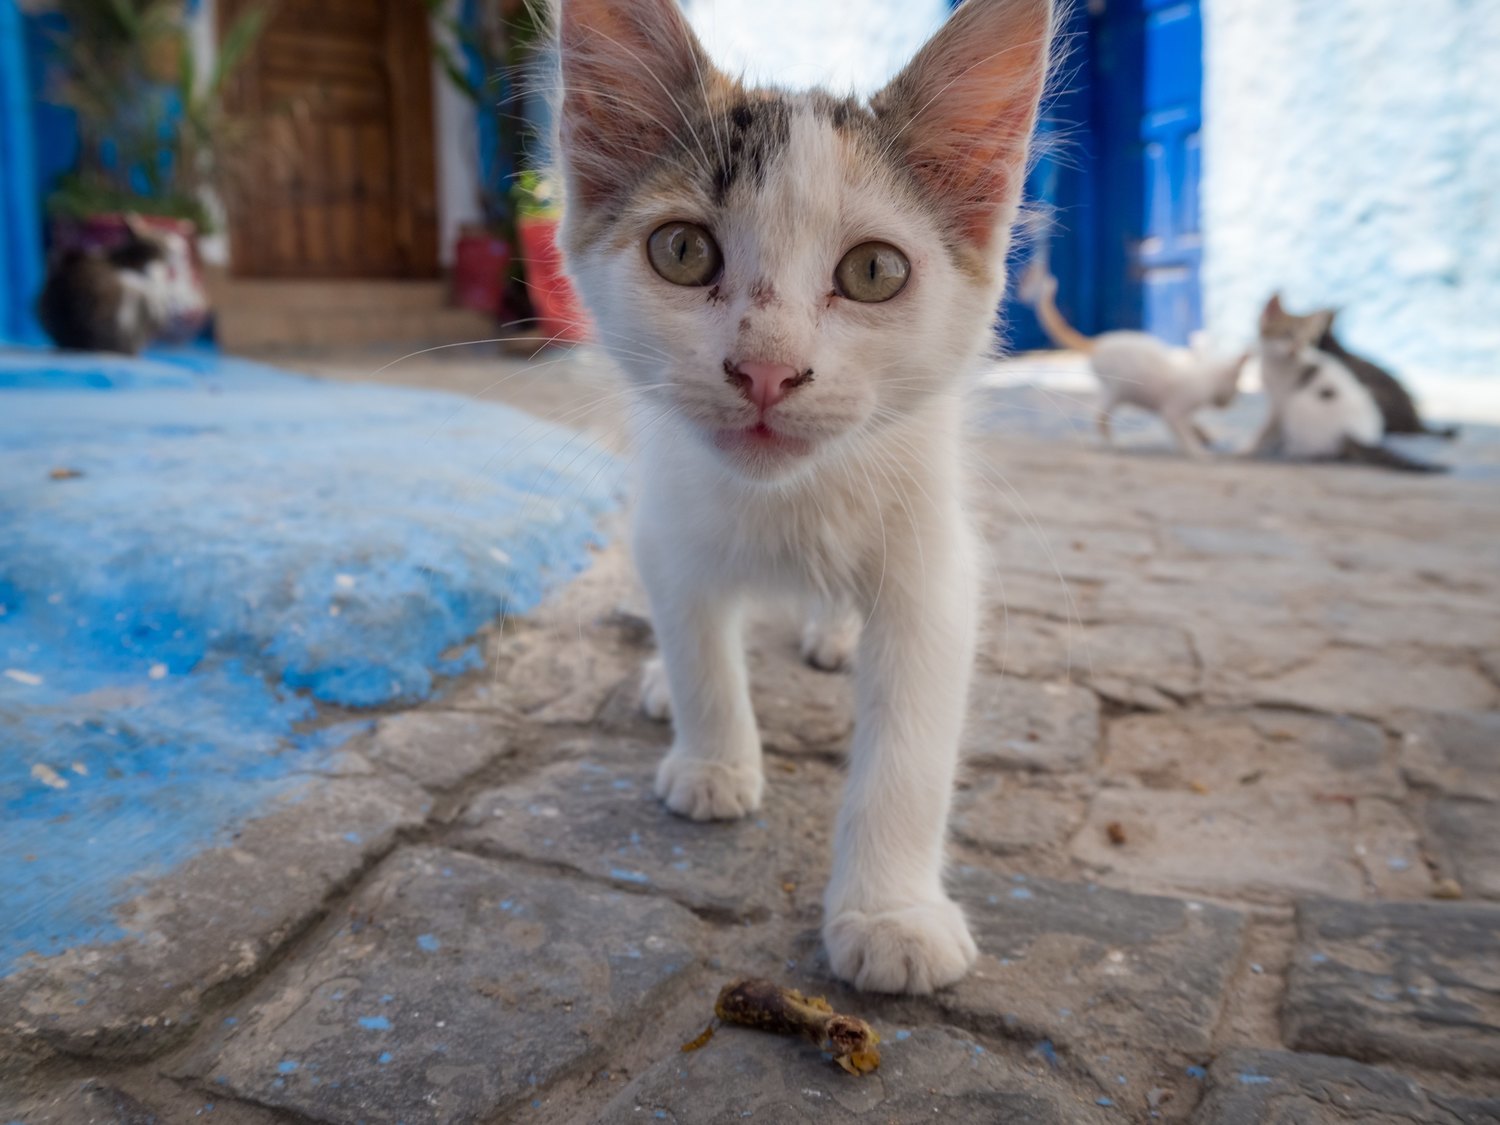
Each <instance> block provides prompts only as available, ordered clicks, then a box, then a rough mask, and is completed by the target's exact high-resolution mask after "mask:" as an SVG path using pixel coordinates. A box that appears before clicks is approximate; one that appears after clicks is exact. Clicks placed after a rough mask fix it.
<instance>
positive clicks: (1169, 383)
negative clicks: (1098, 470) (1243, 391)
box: [1018, 258, 1250, 457]
mask: <svg viewBox="0 0 1500 1125" xmlns="http://www.w3.org/2000/svg"><path fill="white" fill-rule="evenodd" d="M1018 296H1020V298H1021V299H1022V300H1023V301H1025V302H1027V303H1028V304H1030V305H1031V306H1032V307H1033V308H1034V309H1035V310H1036V314H1037V319H1038V320H1040V321H1041V324H1042V328H1043V329H1044V330H1045V331H1046V333H1047V335H1048V337H1049V338H1050V339H1051V340H1052V342H1053V343H1054V344H1057V345H1058V346H1059V347H1063V348H1071V349H1072V350H1074V351H1080V352H1083V353H1085V354H1086V355H1087V356H1088V357H1089V368H1090V369H1091V370H1092V371H1093V373H1094V375H1095V376H1096V377H1097V378H1098V380H1099V382H1100V384H1101V385H1102V388H1103V392H1104V394H1103V401H1102V402H1101V403H1100V406H1099V419H1098V424H1099V433H1100V434H1102V435H1103V437H1104V439H1105V440H1106V441H1108V440H1109V438H1110V415H1111V414H1113V413H1114V411H1115V409H1116V407H1119V406H1121V405H1122V404H1129V405H1131V406H1138V407H1140V408H1141V409H1143V410H1149V411H1151V413H1153V414H1156V415H1159V416H1160V417H1161V420H1162V421H1163V422H1165V423H1166V424H1167V428H1168V429H1169V430H1171V431H1172V436H1173V437H1175V438H1176V439H1177V444H1178V445H1180V446H1181V447H1182V450H1183V452H1184V453H1187V454H1189V455H1190V456H1193V457H1203V456H1206V455H1207V454H1208V446H1209V444H1210V441H1209V437H1208V434H1207V433H1206V432H1205V431H1204V430H1203V428H1202V427H1201V426H1199V425H1198V423H1197V422H1196V421H1194V417H1193V416H1194V415H1195V414H1197V413H1198V411H1200V410H1202V409H1203V408H1204V407H1208V406H1217V407H1225V406H1228V405H1229V404H1230V403H1231V402H1233V401H1234V396H1235V394H1236V393H1238V391H1239V384H1240V373H1241V371H1242V370H1243V369H1244V366H1245V361H1246V360H1248V359H1249V358H1250V356H1249V353H1248V352H1242V353H1240V354H1239V355H1237V356H1234V357H1233V358H1230V359H1223V358H1215V357H1214V356H1211V355H1208V354H1207V353H1206V350H1205V349H1203V348H1201V347H1196V346H1195V347H1194V348H1191V349H1189V348H1174V347H1172V346H1171V345H1170V344H1168V343H1166V342H1164V341H1162V340H1159V339H1157V338H1156V337H1155V336H1152V335H1151V334H1150V333H1147V332H1132V331H1115V332H1103V333H1101V334H1100V335H1098V336H1092V337H1090V336H1085V335H1084V334H1083V333H1081V332H1079V331H1078V330H1077V329H1076V328H1074V327H1073V326H1072V325H1071V324H1069V323H1068V322H1067V321H1066V320H1064V319H1063V315H1062V313H1061V312H1060V311H1059V310H1058V308H1057V278H1055V277H1053V276H1052V275H1051V274H1049V273H1047V272H1046V267H1045V265H1044V264H1043V262H1042V259H1041V258H1037V259H1034V260H1033V262H1032V265H1031V267H1030V268H1029V269H1028V270H1027V272H1026V275H1025V277H1024V278H1023V279H1022V283H1021V287H1020V291H1019V294H1018Z"/></svg>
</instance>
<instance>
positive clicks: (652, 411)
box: [561, 0, 1050, 480]
mask: <svg viewBox="0 0 1500 1125" xmlns="http://www.w3.org/2000/svg"><path fill="white" fill-rule="evenodd" d="M621 8H624V9H625V11H624V12H623V13H622V12H621ZM969 9H972V11H969ZM965 11H967V12H968V14H967V15H966V16H964V17H963V18H964V19H965V20H967V22H968V23H970V24H972V25H975V26H974V27H970V28H969V29H968V32H969V34H968V36H967V37H966V38H967V39H969V40H972V39H974V31H975V30H976V28H979V29H980V30H983V29H984V28H985V27H987V26H989V25H994V26H990V27H989V30H990V33H991V34H990V37H989V38H988V39H987V40H985V39H981V40H980V41H979V42H977V43H973V44H971V45H970V46H969V48H968V50H967V51H960V50H959V49H958V46H959V45H958V44H955V43H948V44H946V45H944V46H943V49H942V50H941V51H940V52H938V53H937V55H936V56H935V57H934V56H933V55H932V52H933V51H934V47H935V46H936V45H937V44H938V43H939V40H935V41H934V44H933V45H929V47H928V49H927V50H926V51H924V53H923V55H922V56H919V58H918V60H917V61H916V62H914V63H913V64H912V66H911V67H909V68H908V71H907V72H905V73H904V74H903V75H902V76H901V77H899V78H898V79H897V80H896V82H895V83H893V84H892V86H891V87H890V88H888V89H887V91H885V92H883V93H882V94H881V95H879V96H877V98H876V99H874V101H873V103H872V107H865V106H862V105H859V104H857V103H856V102H854V101H853V100H852V99H850V100H842V101H841V100H836V99H834V98H832V97H830V96H828V95H826V94H820V93H813V94H804V95H795V94H786V93H783V92H780V91H765V90H755V89H747V88H745V87H743V86H741V85H740V84H739V83H737V82H734V81H732V80H730V79H728V78H725V77H724V76H722V75H719V74H717V73H716V72H714V71H713V70H712V68H711V67H710V66H709V64H708V63H707V60H706V59H705V58H704V57H703V56H702V53H701V50H700V49H699V48H698V47H697V44H696V41H694V40H693V39H692V35H691V32H690V31H689V30H688V29H687V27H686V24H685V23H682V22H681V17H680V15H679V14H678V13H677V9H676V5H675V0H635V2H634V3H626V4H623V5H622V4H619V3H606V2H605V0H565V3H564V7H563V16H562V29H561V30H562V36H561V42H562V58H563V77H564V86H565V96H564V103H563V112H562V148H563V153H564V163H565V170H566V173H567V183H568V208H567V212H566V219H565V228H564V244H565V247H566V249H567V251H568V254H569V261H570V265H571V268H572V272H573V275H574V277H575V280H576V281H577V284H578V287H579V290H580V293H581V294H582V296H583V298H584V300H585V302H586V303H587V305H588V306H589V309H590V311H591V312H592V313H593V316H594V321H595V324H596V325H597V328H598V333H599V336H600V340H601V342H602V343H603V344H604V346H605V347H606V348H608V349H609V350H610V351H611V353H612V354H613V355H614V357H615V358H616V360H617V361H618V362H619V363H620V365H621V366H622V367H623V368H624V369H625V371H626V372H627V374H628V376H629V377H630V379H631V381H632V382H633V383H634V384H635V385H636V386H637V387H638V388H640V391H641V396H640V397H641V400H642V402H643V403H644V404H645V409H646V418H647V422H646V423H645V424H646V425H648V426H649V425H652V424H653V423H652V422H651V421H650V419H652V418H654V417H656V416H657V414H658V413H659V412H665V413H666V414H668V415H670V416H671V417H673V418H676V419H678V420H680V421H682V422H685V423H686V424H687V427H688V429H689V430H690V432H691V433H692V434H693V435H694V436H695V437H696V439H697V440H698V441H700V442H702V443H703V444H704V445H705V446H706V447H708V448H711V449H713V450H714V451H715V452H716V453H717V455H718V456H720V457H722V458H723V460H724V461H725V463H726V464H727V465H729V466H730V467H731V468H732V469H734V470H735V471H736V472H738V473H740V474H741V475H743V476H745V477H748V478H752V479H762V480H775V479H782V478H785V477H787V476H789V475H792V474H795V473H798V472H800V471H803V470H805V469H806V468H807V467H808V466H810V465H813V464H816V463H818V462H820V461H822V460H825V459H829V458H832V457H836V456H837V454H838V451H839V450H840V449H841V448H843V447H845V446H846V445H847V443H850V442H854V441H860V440H865V439H867V438H870V437H872V436H875V435H878V434H879V433H880V431H881V429H882V427H884V426H885V425H887V424H889V423H890V422H892V421H893V420H897V419H899V418H901V417H902V416H903V415H904V414H906V413H908V412H910V411H911V410H913V409H915V408H917V407H918V406H919V405H920V404H921V403H922V402H923V401H924V400H926V399H929V398H930V397H931V396H933V395H939V394H947V393H953V392H954V391H955V390H956V384H957V382H958V380H959V379H960V378H961V377H962V376H963V374H964V373H965V369H966V368H967V367H968V366H969V363H970V361H972V359H973V358H974V356H975V355H976V354H977V353H978V352H979V351H980V350H981V349H982V348H983V347H984V346H985V344H986V343H987V342H988V331H989V327H990V325H991V322H992V320H993V316H994V309H995V307H996V304H997V300H998V296H999V293H1000V289H1001V287H1002V285H1003V282H1004V272H1003V258H1004V253H1005V249H1006V246H1007V244H1008V227H1009V223H1010V221H1011V220H1012V218H1013V217H1014V211H1015V195H1016V191H1017V189H1018V187H1019V183H1020V174H1019V172H1020V170H1021V168H1022V167H1023V166H1024V157H1025V141H1026V136H1027V134H1029V131H1030V126H1031V121H1032V116H1033V114H1034V112H1035V100H1036V96H1037V95H1038V93H1039V91H1040V85H1041V80H1042V74H1043V71H1044V69H1045V55H1046V49H1045V37H1046V32H1047V29H1048V21H1049V19H1050V5H1049V4H1048V3H1047V0H970V3H969V5H966V6H965V8H964V9H960V12H961V13H963V12H965ZM1022 16H1024V17H1026V18H1027V19H1028V20H1029V22H1028V23H1026V24H1025V28H1027V29H1029V34H1030V35H1031V37H1032V39H1031V50H1030V52H1029V55H1027V56H1026V58H1025V59H1021V60H1020V61H1018V59H1017V56H1018V54H1024V53H1025V52H1019V51H1012V52H1010V53H1009V55H1008V56H1007V52H1005V51H1004V50H1002V49H1001V48H1003V47H1004V46H1005V45H1006V42H1007V38H1006V37H1003V36H1002V37H1001V39H1000V41H999V42H996V36H999V35H1001V33H1002V32H1005V31H1006V29H1007V28H1009V33H1008V39H1009V40H1014V39H1015V38H1016V36H1017V35H1018V34H1020V32H1018V30H1017V26H1018V25H1016V20H1017V19H1018V18H1020V17H1022ZM1007 21H1008V22H1007ZM952 23H954V24H957V23H959V17H957V16H956V17H955V18H954V20H953V21H952ZM952 30H953V31H954V32H955V33H956V34H957V35H958V37H959V38H965V37H964V36H963V35H962V32H963V31H964V29H963V28H962V27H958V28H953V29H952ZM941 38H942V37H941V36H940V37H939V39H941ZM622 42H624V43H626V44H628V46H629V48H630V49H629V50H628V51H624V52H617V51H613V50H611V45H616V46H617V45H619V44H620V43H622ZM974 52H977V55H975V54H974ZM997 53H998V56H999V57H1000V58H1001V59H1003V60H1006V61H1005V62H1004V67H1005V68H1006V69H1005V73H1004V75H1003V76H997V75H996V74H995V73H993V72H991V71H986V70H985V69H984V67H983V65H980V64H984V63H986V62H988V61H989V60H988V58H987V56H991V55H996V54H997ZM976 58H977V59H978V60H979V63H978V64H976V61H975V59H976ZM642 59H646V60H649V62H650V66H649V73H647V74H644V75H642V74H636V75H634V76H633V77H632V76H631V74H630V73H629V72H630V71H631V70H632V69H638V67H639V64H640V62H641V60H642ZM924 59H926V60H927V62H926V64H925V68H924ZM976 65H979V73H978V75H977V77H976V76H975V75H973V74H971V73H970V72H973V71H974V69H975V67H976ZM990 65H991V66H992V67H993V65H994V64H993V63H991V64H990ZM622 70H623V71H625V72H626V73H623V74H622V73H619V72H620V71H622ZM1012 71H1014V72H1015V73H1012ZM961 73H965V74H970V77H969V81H971V82H974V81H979V82H984V83H987V85H985V86H984V87H983V88H982V89H980V90H978V91H975V90H973V89H969V88H968V87H966V86H965V85H964V84H963V81H962V79H960V80H959V81H958V82H957V83H955V77H956V75H958V74H961ZM674 75H675V76H676V80H675V81H674V80H673V76H674ZM903 82H904V83H905V84H904V85H903ZM653 83H654V84H655V85H656V86H660V87H661V89H662V90H668V89H669V90H670V91H671V92H672V93H671V97H670V98H669V99H662V98H660V97H656V98H654V99H653V97H652V94H653V93H654V92H656V91H654V89H653ZM997 89H998V94H997V92H996V91H997ZM598 90H610V91H614V90H628V91H629V92H630V93H629V95H628V97H629V99H630V100H629V101H628V102H627V103H625V104H623V105H622V104H621V100H620V98H619V97H618V96H614V95H601V96H598V97H594V96H592V95H593V94H594V92H595V91H598ZM944 96H946V97H948V98H950V99H952V100H953V104H952V105H951V106H950V105H945V104H943V102H942V99H943V97H944ZM1012 103H1015V104H1012ZM924 113H925V114H927V115H928V117H923V116H922V115H923V114H924ZM918 118H920V120H918ZM929 118H930V119H929ZM918 126H920V128H918ZM997 128H998V129H999V132H1000V136H999V138H998V139H997V138H994V137H988V136H981V135H977V134H976V133H975V130H976V129H980V130H993V129H997ZM955 134H957V136H955ZM975 149H978V150H979V151H980V152H981V153H982V154H983V155H984V160H983V162H982V164H976V165H975V166H973V167H965V166H964V165H963V164H962V163H961V160H962V155H955V151H957V152H958V153H964V152H966V153H967V155H968V157H969V159H970V160H971V161H973V160H974V156H973V153H974V150H975Z"/></svg>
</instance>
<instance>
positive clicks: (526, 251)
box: [516, 215, 589, 340]
mask: <svg viewBox="0 0 1500 1125" xmlns="http://www.w3.org/2000/svg"><path fill="white" fill-rule="evenodd" d="M557 224H558V220H556V219H541V218H536V217H534V216H529V215H522V216H521V217H520V218H519V219H518V221H517V223H516V227H517V233H519V234H520V236H521V257H522V259H523V261H524V263H525V271H526V289H527V292H528V293H529V294H530V296H531V306H532V308H533V309H534V310H535V311H536V315H537V320H538V322H539V327H540V330H541V333H542V334H543V335H544V336H546V337H547V338H548V339H555V340H586V339H588V337H589V324H588V317H587V316H586V315H585V314H584V311H583V306H582V305H581V304H580V303H579V301H578V294H577V293H575V292H574V291H573V286H572V283H571V282H569V281H568V277H567V274H566V273H564V272H563V264H562V251H560V250H559V249H558V247H557Z"/></svg>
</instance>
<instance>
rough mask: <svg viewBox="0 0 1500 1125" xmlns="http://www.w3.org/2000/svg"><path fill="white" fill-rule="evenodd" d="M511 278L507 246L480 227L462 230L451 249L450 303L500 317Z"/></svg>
mask: <svg viewBox="0 0 1500 1125" xmlns="http://www.w3.org/2000/svg"><path fill="white" fill-rule="evenodd" d="M509 276H510V243H508V242H506V241H505V239H503V238H498V237H496V236H495V235H493V234H490V233H489V232H488V231H487V230H485V229H484V228H483V227H465V228H463V230H461V231H460V232H459V235H458V241H457V243H455V244H454V247H453V303H454V304H455V305H457V306H458V307H459V308H461V309H473V310H474V311H475V312H482V313H487V314H488V315H490V316H500V315H501V310H502V308H503V306H504V302H505V284H506V281H507V279H508V278H509Z"/></svg>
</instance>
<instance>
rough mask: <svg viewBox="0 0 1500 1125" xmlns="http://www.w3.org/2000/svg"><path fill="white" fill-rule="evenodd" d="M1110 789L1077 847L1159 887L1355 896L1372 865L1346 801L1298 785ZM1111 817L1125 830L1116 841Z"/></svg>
mask: <svg viewBox="0 0 1500 1125" xmlns="http://www.w3.org/2000/svg"><path fill="white" fill-rule="evenodd" d="M1246 788H1249V789H1251V791H1249V792H1245V793H1234V792H1228V793H1224V792H1220V793H1208V794H1199V793H1193V792H1179V791H1175V790H1156V789H1106V790H1104V791H1102V792H1101V793H1099V795H1098V796H1097V797H1095V799H1094V801H1093V804H1092V805H1091V806H1090V808H1089V817H1088V823H1087V825H1086V826H1085V827H1084V829H1083V830H1082V831H1080V832H1079V833H1078V835H1077V836H1076V837H1074V840H1073V845H1072V849H1073V854H1074V856H1076V857H1077V858H1078V859H1080V860H1081V861H1083V862H1084V863H1085V864H1087V865H1088V866H1089V867H1090V868H1091V869H1093V870H1095V871H1099V872H1101V873H1110V872H1115V871H1128V872H1129V873H1130V876H1131V878H1132V879H1133V880H1137V881H1140V882H1144V883H1145V884H1146V885H1148V886H1150V887H1152V888H1153V889H1156V890H1162V891H1178V892H1187V893H1195V894H1210V895H1224V896H1229V897H1236V898H1247V899H1255V900H1262V901H1263V900H1266V899H1277V898H1281V899H1285V898H1286V897H1288V896H1290V895H1296V894H1327V895H1338V896H1342V897H1348V898H1357V897H1359V895H1360V894H1361V893H1362V892H1363V890H1364V872H1363V868H1362V866H1361V864H1360V862H1359V858H1358V857H1357V855H1356V854H1355V851H1354V844H1355V840H1354V832H1355V818H1354V812H1353V810H1352V809H1351V808H1350V806H1349V805H1348V804H1346V803H1343V802H1340V801H1320V800H1318V799H1317V798H1316V797H1313V796H1310V795H1302V794H1297V793H1276V792H1269V793H1262V792H1255V791H1253V787H1246ZM1111 825H1117V826H1118V827H1119V830H1120V833H1122V834H1123V837H1122V838H1123V843H1121V844H1116V843H1115V842H1114V839H1113V837H1114V835H1115V833H1114V831H1113V830H1112V829H1111V827H1110V826H1111Z"/></svg>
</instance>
